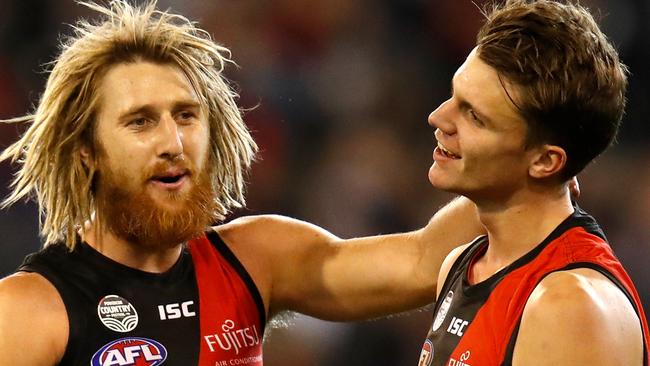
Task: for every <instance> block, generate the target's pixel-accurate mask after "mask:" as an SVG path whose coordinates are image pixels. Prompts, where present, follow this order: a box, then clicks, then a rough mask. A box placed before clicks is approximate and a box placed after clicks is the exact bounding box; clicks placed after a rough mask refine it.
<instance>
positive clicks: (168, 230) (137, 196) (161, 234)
mask: <svg viewBox="0 0 650 366" xmlns="http://www.w3.org/2000/svg"><path fill="white" fill-rule="evenodd" d="M206 165H208V166H211V164H209V163H208V164H206ZM171 167H180V168H186V169H188V170H189V172H190V176H189V178H190V180H191V187H190V191H189V192H186V193H177V192H169V193H167V194H168V197H166V199H168V200H170V201H174V203H175V206H176V207H175V208H174V209H168V208H165V207H162V206H161V205H160V204H158V203H156V201H155V200H154V199H153V198H152V197H151V196H150V195H149V194H148V193H147V192H146V190H145V188H146V184H147V183H146V182H145V183H144V184H140V185H139V188H136V189H132V188H131V189H130V188H123V187H131V186H132V183H133V182H129V178H128V177H125V176H124V175H123V174H120V173H119V172H114V171H112V170H111V169H110V167H109V166H108V164H105V163H100V169H98V171H101V172H102V174H98V177H97V191H96V192H97V195H96V199H97V209H98V213H100V220H101V225H104V227H103V228H102V229H107V230H109V231H110V232H111V233H113V234H114V235H116V236H117V237H119V238H122V239H124V240H126V241H128V242H131V243H133V244H136V245H140V246H144V247H150V248H156V247H160V248H169V247H174V246H176V245H178V244H180V243H183V242H185V241H187V240H189V239H192V238H194V237H197V236H199V235H200V234H202V233H203V232H204V231H205V230H206V229H207V228H208V226H209V225H210V224H212V223H213V222H214V221H215V220H216V215H215V203H214V193H213V188H212V184H211V180H210V175H211V174H210V171H208V170H207V169H201V171H200V172H198V175H197V174H196V173H197V171H196V169H195V168H194V167H193V166H192V164H191V163H187V162H186V161H180V162H178V163H172V162H168V161H166V162H160V163H158V164H156V165H155V166H154V167H153V168H152V169H151V170H150V171H148V172H145V174H143V177H145V178H149V177H153V176H156V175H160V174H161V173H163V172H164V171H165V170H167V169H169V168H171ZM130 183H131V184H130Z"/></svg>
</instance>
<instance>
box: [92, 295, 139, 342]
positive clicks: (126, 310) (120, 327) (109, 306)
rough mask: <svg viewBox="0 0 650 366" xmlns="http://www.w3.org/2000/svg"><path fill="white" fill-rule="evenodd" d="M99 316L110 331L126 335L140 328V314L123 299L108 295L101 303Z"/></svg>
mask: <svg viewBox="0 0 650 366" xmlns="http://www.w3.org/2000/svg"><path fill="white" fill-rule="evenodd" d="M97 315H98V316H99V319H100V320H101V321H102V323H103V324H104V325H105V326H106V327H107V328H108V329H110V330H113V331H116V332H120V333H125V332H130V331H132V330H133V329H135V327H137V326H138V312H137V311H135V308H134V307H133V305H131V303H130V302H128V301H126V299H124V298H123V297H119V296H117V295H108V296H105V297H104V298H103V299H101V300H100V301H99V305H97Z"/></svg>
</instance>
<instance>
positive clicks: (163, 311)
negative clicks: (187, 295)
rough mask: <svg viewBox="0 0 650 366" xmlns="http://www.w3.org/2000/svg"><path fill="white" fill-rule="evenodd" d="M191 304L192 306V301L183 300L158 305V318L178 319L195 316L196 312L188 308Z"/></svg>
mask: <svg viewBox="0 0 650 366" xmlns="http://www.w3.org/2000/svg"><path fill="white" fill-rule="evenodd" d="M191 306H194V301H185V302H183V303H180V304H179V303H175V304H167V305H158V314H159V315H160V320H167V319H178V318H180V317H186V318H189V317H192V316H195V315H196V312H194V311H192V310H191V309H190V307H191Z"/></svg>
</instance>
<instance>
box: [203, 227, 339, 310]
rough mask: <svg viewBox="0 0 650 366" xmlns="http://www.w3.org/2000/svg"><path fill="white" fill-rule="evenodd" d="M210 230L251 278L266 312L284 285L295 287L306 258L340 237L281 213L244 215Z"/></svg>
mask: <svg viewBox="0 0 650 366" xmlns="http://www.w3.org/2000/svg"><path fill="white" fill-rule="evenodd" d="M213 229H214V230H215V231H216V232H217V233H218V234H219V236H220V237H221V238H222V240H223V241H224V242H225V243H226V245H227V246H228V247H229V248H230V250H232V251H233V253H234V254H235V256H236V257H237V258H238V259H239V260H240V261H241V263H242V264H243V266H244V267H245V268H246V270H247V271H248V273H249V274H250V275H251V277H252V278H253V281H254V282H255V285H256V286H257V288H258V290H259V291H260V295H261V296H262V300H263V302H264V305H265V308H266V310H267V312H268V311H269V309H270V308H271V307H272V306H271V305H272V304H271V303H275V302H277V298H278V296H277V295H274V293H277V292H278V291H280V290H281V289H282V288H283V286H285V287H289V288H298V287H297V286H295V284H294V283H293V282H292V279H293V278H300V277H301V275H297V271H298V270H300V269H301V268H303V267H304V264H305V262H307V261H308V257H309V256H313V255H314V254H315V253H316V252H319V251H321V248H322V247H323V246H327V245H328V244H329V243H333V242H335V241H337V240H339V239H338V238H337V237H336V236H334V235H332V234H330V233H329V232H327V231H326V230H324V229H322V228H320V227H318V226H316V225H312V224H309V223H307V222H304V221H301V220H297V219H293V218H290V217H286V216H280V215H257V216H245V217H241V218H238V219H235V220H233V221H231V222H229V223H227V224H224V225H220V226H216V227H214V228H213ZM323 244H325V245H323ZM303 278H304V277H303ZM272 298H274V299H276V300H275V301H274V300H272Z"/></svg>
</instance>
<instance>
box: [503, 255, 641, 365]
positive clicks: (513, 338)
mask: <svg viewBox="0 0 650 366" xmlns="http://www.w3.org/2000/svg"><path fill="white" fill-rule="evenodd" d="M577 268H588V269H592V270H594V271H596V272H598V273H600V274H602V275H603V276H605V277H607V278H608V279H609V280H610V281H612V283H613V284H614V285H615V286H616V287H618V288H619V289H620V290H621V291H623V293H624V294H625V296H626V297H627V299H628V301H629V302H630V304H632V308H634V312H635V313H636V315H637V317H638V318H639V322H640V323H641V336H642V337H643V339H642V341H643V366H648V349H647V346H646V335H645V332H644V331H643V320H642V317H641V313H640V312H639V308H638V307H637V303H636V301H634V297H632V294H630V292H629V291H628V290H627V288H626V287H625V286H624V285H623V284H622V283H621V281H619V279H618V278H616V276H614V275H613V274H612V273H611V272H609V271H608V270H606V269H605V268H603V267H601V266H599V265H598V264H596V263H591V262H577V263H571V264H569V265H567V266H565V267H563V268H560V269H557V270H554V271H551V272H549V273H547V274H545V275H544V276H543V277H542V278H540V279H539V281H537V284H535V286H534V287H533V288H536V287H537V285H539V283H540V282H542V280H544V278H546V276H548V275H550V274H551V273H555V272H560V271H570V270H572V269H577ZM522 316H523V312H522V314H521V315H519V320H517V325H516V326H515V327H514V329H513V331H512V334H511V335H510V340H509V341H508V347H507V348H506V353H505V356H504V359H503V363H501V366H512V356H513V354H514V351H515V343H517V336H518V335H519V327H520V325H521V318H522Z"/></svg>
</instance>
